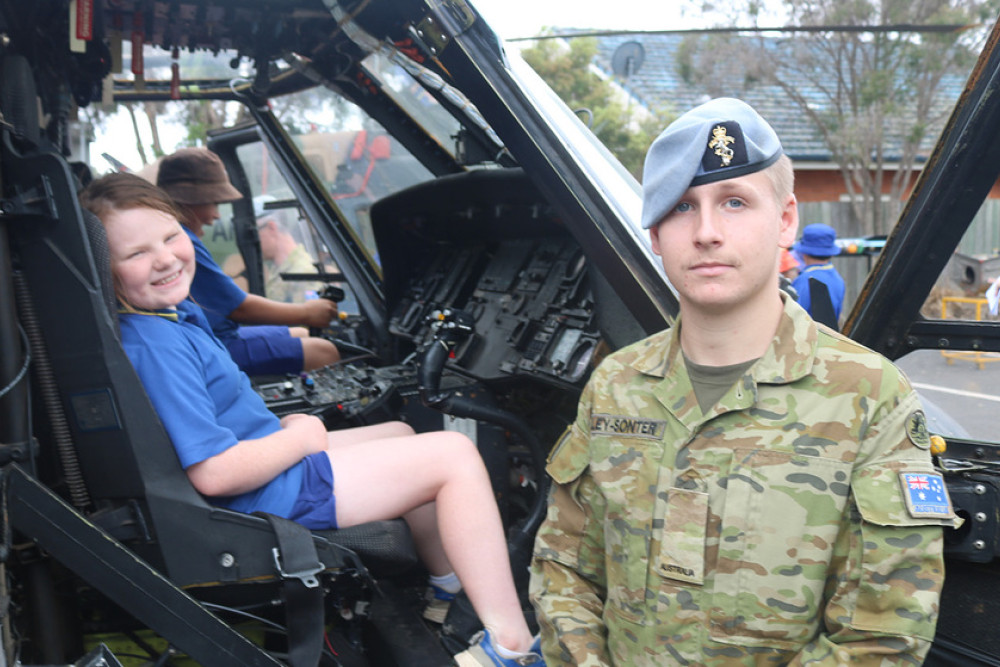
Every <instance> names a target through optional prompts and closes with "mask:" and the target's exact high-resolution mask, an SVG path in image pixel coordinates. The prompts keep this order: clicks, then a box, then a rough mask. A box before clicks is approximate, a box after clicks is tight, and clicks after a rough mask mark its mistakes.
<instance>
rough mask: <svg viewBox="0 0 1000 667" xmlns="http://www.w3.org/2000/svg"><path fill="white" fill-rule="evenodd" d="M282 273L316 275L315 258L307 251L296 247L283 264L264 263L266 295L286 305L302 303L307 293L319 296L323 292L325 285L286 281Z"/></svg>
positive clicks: (299, 246)
mask: <svg viewBox="0 0 1000 667" xmlns="http://www.w3.org/2000/svg"><path fill="white" fill-rule="evenodd" d="M282 273H302V274H309V273H312V274H315V273H316V265H315V264H314V263H313V258H312V257H311V256H310V255H309V253H308V252H307V251H306V249H305V248H304V247H303V246H301V245H297V246H295V247H294V248H293V249H292V251H291V252H290V253H289V254H288V257H287V258H285V261H284V262H282V263H281V266H276V265H275V263H274V262H272V261H270V260H266V261H265V262H264V294H266V295H267V298H268V299H273V300H274V301H283V302H285V303H302V302H304V301H305V300H306V292H313V293H314V294H318V293H319V292H321V291H322V290H323V283H321V282H310V281H301V280H287V281H286V280H284V279H282V277H281V274H282Z"/></svg>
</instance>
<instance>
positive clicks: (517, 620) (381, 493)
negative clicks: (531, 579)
mask: <svg viewBox="0 0 1000 667" xmlns="http://www.w3.org/2000/svg"><path fill="white" fill-rule="evenodd" d="M337 434H338V432H336V431H334V432H332V433H330V434H329V435H330V440H331V446H330V448H329V450H328V453H329V455H330V460H331V463H332V466H333V471H334V493H336V495H337V522H338V524H339V525H341V526H344V527H347V526H353V525H356V524H359V523H364V522H366V521H375V520H381V519H388V518H393V517H397V516H403V515H405V514H408V513H410V512H412V511H413V510H417V509H418V508H420V507H421V506H424V505H427V504H428V503H430V502H432V501H436V506H437V528H438V531H439V533H440V543H441V544H442V546H443V550H444V552H445V553H446V554H447V560H448V561H449V562H450V563H451V565H452V566H453V567H454V570H455V573H456V574H457V575H458V578H459V580H461V582H462V586H463V587H464V589H465V592H466V594H467V595H468V597H469V601H470V602H471V603H472V606H473V608H474V609H475V610H476V613H477V614H478V615H479V619H480V620H481V621H482V622H483V625H485V626H487V627H489V628H490V629H491V630H492V632H493V636H494V637H495V639H496V641H497V643H499V644H500V645H502V646H505V647H506V648H509V649H512V650H517V651H523V650H527V649H528V647H529V645H530V644H531V639H532V638H531V634H530V632H529V630H528V627H527V624H526V623H525V620H524V614H523V612H522V610H521V605H520V602H519V601H518V598H517V593H516V591H515V590H514V583H513V578H512V576H511V571H510V559H509V558H508V555H507V543H506V540H505V539H504V533H503V526H502V524H501V521H500V514H499V512H498V511H497V507H496V501H495V499H494V497H493V490H492V488H491V486H490V482H489V477H488V476H487V473H486V468H485V466H484V465H483V461H482V458H481V457H480V456H479V452H478V451H477V450H476V448H475V445H473V444H472V442H471V441H470V440H469V439H468V438H466V437H465V436H463V435H460V434H458V433H451V432H446V431H444V432H437V433H422V434H419V435H414V436H408V437H397V438H388V439H384V440H378V441H371V440H367V441H366V440H362V441H354V442H344V441H343V440H342V441H340V442H338V441H337V440H338V438H337ZM422 512H426V510H420V511H418V513H417V515H416V518H417V526H416V530H421V528H420V526H421V525H423V523H422V522H424V521H426V514H423V513H422ZM411 525H413V524H411ZM421 532H422V531H421ZM415 539H416V540H417V541H418V542H420V541H425V546H424V547H423V548H429V549H430V550H432V551H433V546H432V544H433V542H434V540H435V539H436V538H435V537H434V536H429V535H427V534H424V533H423V532H422V534H421V535H420V536H416V535H415Z"/></svg>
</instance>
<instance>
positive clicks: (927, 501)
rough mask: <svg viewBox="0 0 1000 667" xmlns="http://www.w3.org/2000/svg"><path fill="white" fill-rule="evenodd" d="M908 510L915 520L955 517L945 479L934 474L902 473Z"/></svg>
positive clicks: (904, 496)
mask: <svg viewBox="0 0 1000 667" xmlns="http://www.w3.org/2000/svg"><path fill="white" fill-rule="evenodd" d="M899 481H900V483H901V484H902V486H903V499H904V500H905V501H906V509H907V511H909V513H910V516H912V517H914V518H934V519H950V518H952V517H953V516H954V512H953V511H952V509H951V501H950V500H949V499H948V490H947V489H946V488H945V486H944V478H943V477H942V476H941V475H940V474H938V473H933V472H902V473H900V474H899Z"/></svg>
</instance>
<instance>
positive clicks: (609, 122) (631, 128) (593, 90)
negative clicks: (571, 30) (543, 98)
mask: <svg viewBox="0 0 1000 667" xmlns="http://www.w3.org/2000/svg"><path fill="white" fill-rule="evenodd" d="M536 44H537V45H536V46H533V47H531V48H529V49H525V50H524V51H522V53H521V55H522V56H523V57H524V59H525V61H526V62H527V63H528V64H529V65H531V67H532V68H534V70H535V71H536V72H537V73H538V75H539V76H540V77H542V79H544V80H545V82H546V83H547V84H549V86H550V87H551V88H552V90H553V91H555V93H556V95H558V96H559V98H560V99H562V101H563V102H565V103H566V105H567V106H569V107H570V108H571V109H574V110H580V109H587V110H588V111H589V112H590V113H591V114H592V115H593V120H592V122H591V123H590V129H591V131H593V133H594V134H595V135H596V136H597V138H598V139H600V140H601V142H602V143H604V145H605V146H606V147H607V148H608V150H609V151H611V153H612V154H613V155H614V156H615V157H617V158H618V160H619V161H620V162H621V163H622V164H623V165H624V166H625V168H626V169H628V170H629V171H630V172H631V173H632V174H633V175H634V176H635V177H636V178H640V177H641V175H642V163H643V160H644V159H645V156H646V150H647V149H648V148H649V145H650V144H651V143H653V139H655V138H656V136H657V134H659V132H660V130H662V129H663V128H664V127H665V126H666V125H667V123H669V122H670V120H671V116H670V115H669V114H667V113H666V112H663V111H660V110H649V109H645V108H641V107H640V106H639V104H638V103H637V102H635V101H634V100H633V101H631V102H630V103H629V102H626V101H625V100H624V96H623V95H621V94H619V93H616V88H615V86H614V85H613V83H612V82H611V81H610V80H608V79H605V78H603V77H601V76H600V75H599V74H598V73H597V72H595V71H593V70H592V69H591V67H590V65H591V62H592V61H593V59H594V56H596V55H597V40H596V39H594V38H592V37H588V38H578V39H573V40H570V41H569V47H568V48H566V46H565V43H564V42H561V41H558V40H540V41H539V42H537V43H536Z"/></svg>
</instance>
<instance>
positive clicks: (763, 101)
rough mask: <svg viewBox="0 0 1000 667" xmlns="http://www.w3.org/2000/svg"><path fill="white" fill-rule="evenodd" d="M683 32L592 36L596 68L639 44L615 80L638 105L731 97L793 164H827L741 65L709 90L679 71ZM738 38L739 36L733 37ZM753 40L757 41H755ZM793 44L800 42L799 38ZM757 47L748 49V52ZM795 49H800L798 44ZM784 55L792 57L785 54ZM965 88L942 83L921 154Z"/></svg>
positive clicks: (813, 89) (808, 131) (893, 153)
mask: <svg viewBox="0 0 1000 667" xmlns="http://www.w3.org/2000/svg"><path fill="white" fill-rule="evenodd" d="M685 37H686V36H685V35H682V34H639V35H635V34H630V35H607V36H599V37H597V44H598V53H597V56H596V58H595V62H594V64H595V66H596V67H598V69H600V70H601V71H603V72H604V73H606V74H607V75H609V76H611V75H612V72H613V70H612V59H613V57H614V54H615V52H616V50H617V49H618V48H619V47H621V46H622V45H623V44H626V43H627V42H638V43H639V44H641V46H642V49H643V52H644V60H643V62H642V64H641V66H640V67H639V68H638V71H636V72H635V73H634V74H632V75H631V76H630V77H629V78H628V80H627V81H623V79H622V78H621V77H616V80H617V81H618V82H619V83H621V84H623V86H624V88H625V89H626V90H627V91H628V92H629V93H630V94H631V95H633V97H634V99H637V100H638V101H639V102H640V103H641V104H643V105H644V106H646V107H647V108H651V109H664V110H668V111H673V112H675V113H682V112H683V111H685V110H687V109H689V108H691V107H693V106H696V105H698V104H701V103H702V102H705V101H707V100H708V99H711V98H712V97H720V96H732V97H739V98H741V99H744V100H745V101H747V102H748V103H749V104H751V105H752V106H753V107H755V108H756V109H757V110H758V111H759V112H760V113H761V115H762V116H764V117H765V118H767V119H768V121H769V122H770V123H771V124H772V125H773V126H774V128H775V131H776V132H777V133H778V136H779V137H780V138H781V141H782V145H783V146H784V148H785V152H786V153H788V155H789V156H790V157H792V159H794V160H797V161H830V160H831V159H832V158H831V153H830V149H829V148H828V147H827V145H826V143H825V141H824V140H823V138H822V135H821V134H820V131H819V129H818V128H817V126H816V125H815V124H814V123H813V122H812V121H811V120H810V119H809V118H808V116H806V115H805V114H804V113H803V112H802V110H801V109H800V108H799V107H798V105H797V104H796V103H795V102H794V101H793V100H792V99H791V98H790V97H789V96H788V95H787V94H786V93H785V92H784V91H783V90H782V89H781V87H780V86H778V85H776V84H770V83H766V82H764V81H762V80H760V79H759V78H758V79H756V80H755V79H754V78H753V77H752V76H748V75H747V70H746V68H744V67H742V64H741V63H733V64H732V67H731V68H730V70H731V71H730V72H729V74H731V76H729V77H728V78H727V77H726V76H725V73H724V74H723V76H717V77H715V78H713V81H712V90H709V88H708V86H706V85H702V84H699V83H698V82H696V81H689V80H687V79H686V78H685V77H684V76H683V75H682V73H681V67H680V60H681V59H680V57H679V53H680V51H681V49H682V43H683V41H684V39H685ZM734 38H739V37H734ZM755 39H756V38H755ZM764 39H765V44H766V48H771V49H779V50H781V49H784V50H790V49H791V48H795V47H793V46H792V44H793V40H780V39H777V38H774V39H769V38H766V37H765V38H764ZM795 43H798V44H802V43H803V42H802V41H801V40H795ZM751 48H756V46H755V45H752V46H751V45H748V53H749V52H750V51H749V49H751ZM798 48H801V46H799V47H798ZM783 57H786V58H789V57H792V56H791V55H790V54H785V55H784V56H783ZM784 75H785V76H792V77H798V79H799V80H797V81H796V82H795V84H794V85H795V88H796V90H798V91H799V92H800V94H802V95H804V96H805V97H806V99H809V100H810V105H813V106H815V107H816V108H819V109H822V108H824V105H826V104H827V100H826V99H825V97H824V95H823V93H822V92H821V91H820V90H819V88H818V87H817V86H816V85H815V84H814V83H813V82H811V81H809V80H808V79H806V78H805V77H804V75H802V74H796V73H795V71H794V69H788V70H787V74H784ZM964 86H965V77H963V76H956V75H951V76H946V77H945V78H944V79H943V80H942V83H941V88H940V95H939V103H938V104H937V106H936V109H935V110H936V115H937V117H936V118H935V120H934V122H933V123H932V124H931V125H930V129H929V131H928V132H927V134H926V135H925V137H924V140H923V142H922V143H921V150H920V155H921V157H926V156H927V155H929V154H930V151H931V150H932V149H933V147H934V144H935V143H936V141H937V138H938V135H939V134H940V131H941V129H942V128H943V126H944V123H945V122H946V121H947V117H948V114H950V110H951V108H952V107H953V106H954V104H955V102H956V101H957V100H958V97H959V95H960V94H961V92H962V90H963V88H964ZM899 150H900V149H899V139H898V137H897V138H896V139H895V141H893V140H892V139H891V138H888V137H887V142H886V159H887V160H888V161H892V160H893V159H898V156H899Z"/></svg>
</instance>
